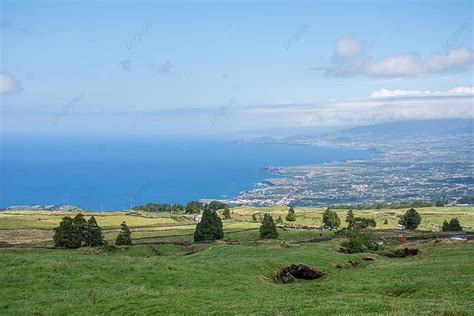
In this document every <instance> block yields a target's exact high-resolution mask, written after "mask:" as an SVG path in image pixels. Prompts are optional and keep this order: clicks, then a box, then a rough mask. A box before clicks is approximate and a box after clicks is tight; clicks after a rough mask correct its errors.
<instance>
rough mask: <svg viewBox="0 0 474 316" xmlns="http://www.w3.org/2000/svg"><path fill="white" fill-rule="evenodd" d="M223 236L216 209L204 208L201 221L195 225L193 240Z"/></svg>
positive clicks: (212, 239)
mask: <svg viewBox="0 0 474 316" xmlns="http://www.w3.org/2000/svg"><path fill="white" fill-rule="evenodd" d="M223 237H224V231H223V229H222V221H221V219H220V218H219V216H217V213H216V211H211V210H205V211H204V213H203V214H202V218H201V221H200V222H199V223H198V224H197V225H196V231H195V232H194V241H195V242H199V241H214V240H217V239H222V238H223Z"/></svg>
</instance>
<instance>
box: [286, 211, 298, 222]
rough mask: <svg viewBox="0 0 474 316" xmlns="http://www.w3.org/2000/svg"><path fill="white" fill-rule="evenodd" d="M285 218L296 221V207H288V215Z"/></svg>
mask: <svg viewBox="0 0 474 316" xmlns="http://www.w3.org/2000/svg"><path fill="white" fill-rule="evenodd" d="M285 219H286V220H287V221H288V222H294V221H296V214H295V209H294V208H292V207H290V208H289V209H288V214H287V215H286V217H285Z"/></svg>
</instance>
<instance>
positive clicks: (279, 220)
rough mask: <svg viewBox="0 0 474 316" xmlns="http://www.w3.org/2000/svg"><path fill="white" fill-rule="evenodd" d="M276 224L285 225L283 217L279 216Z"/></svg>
mask: <svg viewBox="0 0 474 316" xmlns="http://www.w3.org/2000/svg"><path fill="white" fill-rule="evenodd" d="M275 224H283V219H282V218H281V216H278V218H277V219H276V220H275Z"/></svg>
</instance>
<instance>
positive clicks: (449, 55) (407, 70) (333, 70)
mask: <svg viewBox="0 0 474 316" xmlns="http://www.w3.org/2000/svg"><path fill="white" fill-rule="evenodd" d="M333 60H334V62H335V64H334V65H333V66H332V67H329V68H324V67H316V68H314V69H319V70H324V71H325V73H324V74H325V75H326V76H334V77H348V76H356V75H368V76H372V77H387V78H395V77H416V76H420V75H425V74H434V73H445V72H452V71H462V70H466V69H467V68H468V67H470V66H471V65H472V63H473V62H474V50H472V49H470V48H456V49H450V50H448V51H447V52H446V53H445V54H439V53H435V54H432V55H431V56H429V57H428V58H427V59H426V60H423V59H422V58H421V56H420V55H419V54H417V53H406V54H397V55H391V56H387V57H384V58H381V59H378V60H374V59H372V58H370V57H369V56H368V55H367V54H365V53H364V47H363V44H362V43H361V42H360V41H359V40H358V39H357V38H356V37H349V36H344V37H341V38H340V39H339V40H338V41H337V43H336V48H335V52H334V58H333Z"/></svg>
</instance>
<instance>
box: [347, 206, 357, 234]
mask: <svg viewBox="0 0 474 316" xmlns="http://www.w3.org/2000/svg"><path fill="white" fill-rule="evenodd" d="M354 222H355V218H354V212H353V211H352V210H351V209H349V210H348V211H347V216H346V223H347V228H348V229H351V228H353V227H354Z"/></svg>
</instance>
